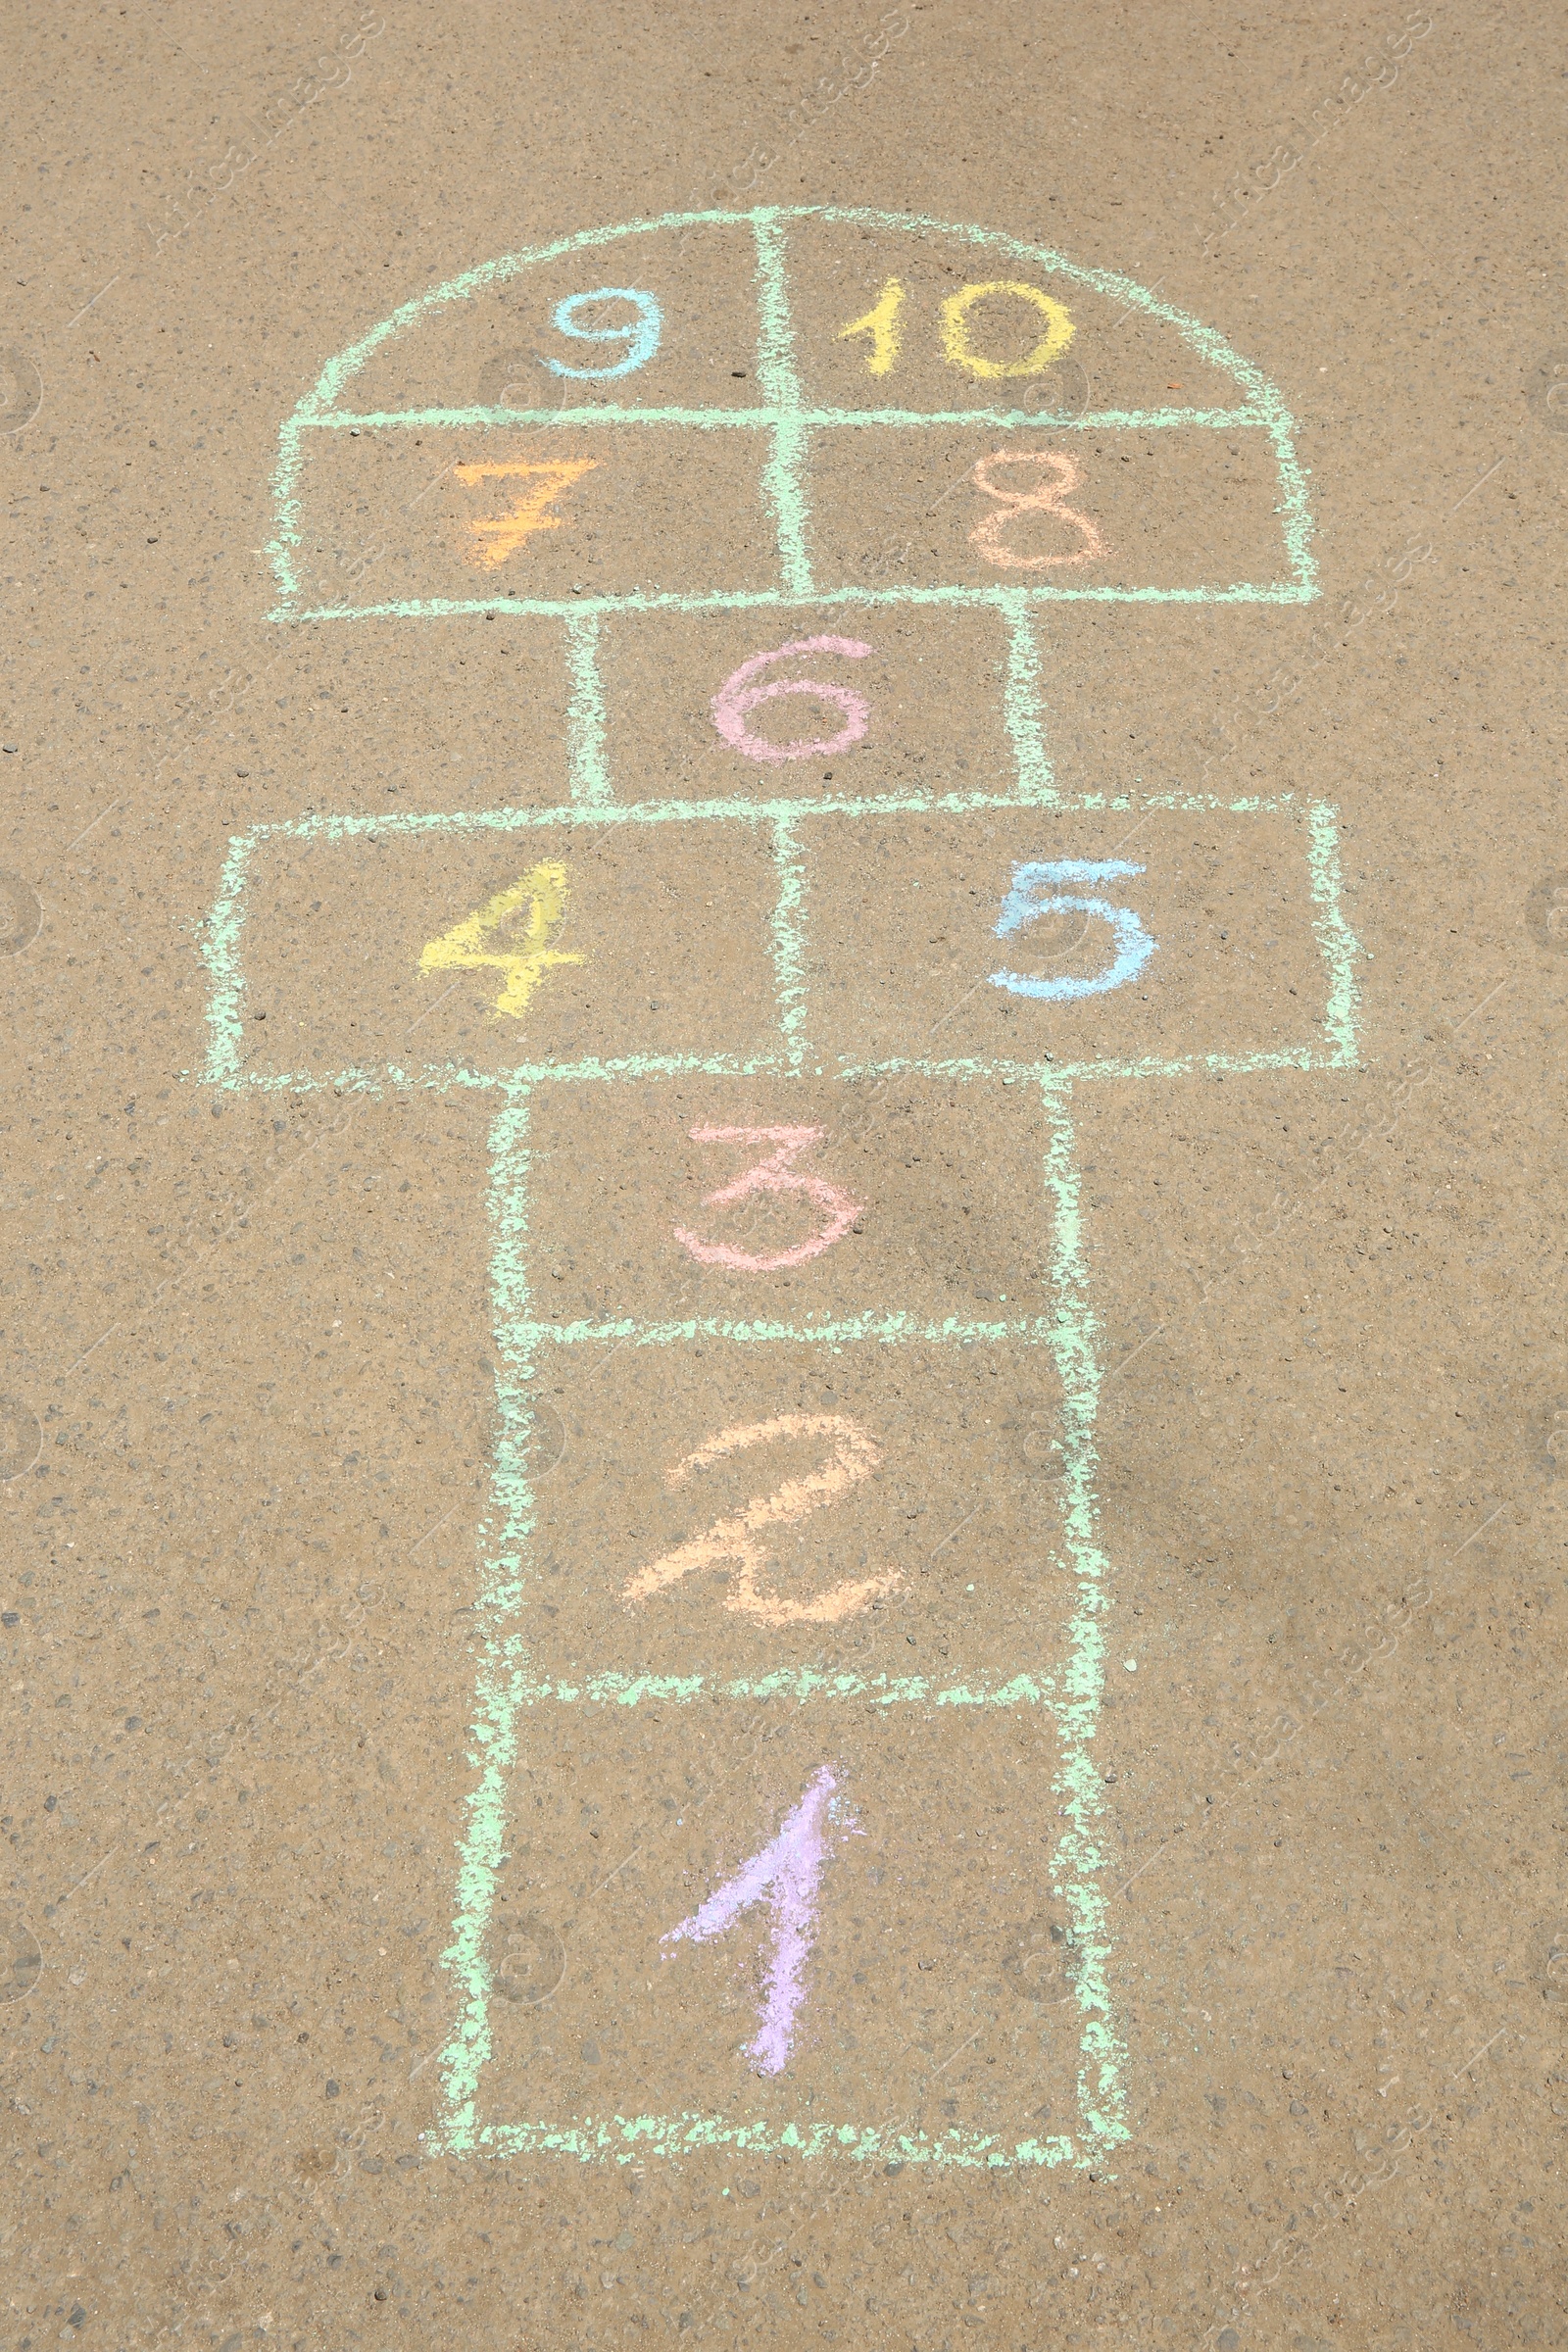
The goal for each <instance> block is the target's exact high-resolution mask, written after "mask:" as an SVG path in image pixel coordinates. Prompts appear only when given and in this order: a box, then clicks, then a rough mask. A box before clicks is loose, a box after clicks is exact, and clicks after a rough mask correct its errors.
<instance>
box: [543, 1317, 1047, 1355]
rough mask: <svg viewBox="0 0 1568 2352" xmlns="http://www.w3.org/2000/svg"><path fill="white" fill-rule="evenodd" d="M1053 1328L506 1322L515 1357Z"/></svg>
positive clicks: (927, 1342)
mask: <svg viewBox="0 0 1568 2352" xmlns="http://www.w3.org/2000/svg"><path fill="white" fill-rule="evenodd" d="M1055 1327H1056V1326H1055V1319H1054V1316H1043V1315H1029V1316H1024V1317H1021V1318H1019V1319H1018V1320H1016V1321H1007V1320H1004V1321H1003V1322H1000V1323H965V1322H960V1321H959V1320H958V1319H957V1317H956V1316H952V1315H950V1316H949V1317H948V1318H947V1319H946V1320H945V1321H944V1322H941V1323H930V1322H926V1321H924V1320H923V1319H922V1318H921V1317H920V1316H919V1315H908V1314H875V1313H871V1312H867V1313H865V1314H863V1315H849V1316H846V1317H845V1318H844V1319H843V1320H842V1321H839V1322H828V1323H806V1324H801V1325H796V1324H793V1323H737V1322H730V1321H726V1320H724V1318H722V1317H721V1316H718V1315H701V1316H695V1317H693V1318H691V1319H690V1320H689V1321H686V1322H682V1323H642V1322H638V1321H637V1320H636V1319H635V1318H634V1317H631V1316H623V1317H620V1318H618V1319H616V1320H598V1321H582V1322H576V1323H535V1322H522V1323H513V1324H510V1325H509V1326H508V1328H507V1335H506V1337H507V1346H508V1348H509V1349H510V1350H511V1351H513V1352H515V1353H516V1354H517V1355H524V1354H531V1353H532V1350H533V1348H535V1347H536V1346H537V1345H538V1343H539V1342H540V1341H542V1340H550V1341H554V1342H555V1343H556V1345H557V1346H558V1347H563V1348H575V1347H577V1346H579V1345H581V1344H583V1343H585V1342H587V1343H592V1342H593V1341H595V1340H615V1341H618V1342H620V1343H621V1344H622V1345H625V1344H627V1343H629V1344H630V1345H631V1346H632V1347H634V1348H669V1347H674V1346H677V1345H678V1344H679V1343H680V1342H682V1341H691V1340H737V1341H739V1342H741V1343H742V1344H743V1345H746V1346H767V1345H769V1344H771V1343H774V1342H785V1343H788V1342H790V1341H794V1342H795V1343H797V1344H798V1345H799V1346H801V1347H808V1348H817V1347H821V1348H838V1347H842V1346H844V1345H845V1344H846V1343H847V1342H851V1341H855V1340H873V1341H878V1342H880V1343H881V1344H882V1345H883V1346H884V1347H891V1346H894V1345H895V1344H897V1343H899V1342H910V1343H913V1344H916V1345H919V1346H930V1347H943V1346H953V1347H958V1348H967V1347H971V1346H974V1345H976V1344H977V1343H978V1344H985V1343H988V1342H991V1343H995V1342H998V1341H1006V1340H1023V1341H1025V1342H1027V1343H1029V1344H1031V1345H1033V1344H1036V1343H1038V1342H1039V1341H1041V1340H1046V1339H1049V1338H1050V1337H1051V1334H1052V1333H1053V1332H1054V1330H1055Z"/></svg>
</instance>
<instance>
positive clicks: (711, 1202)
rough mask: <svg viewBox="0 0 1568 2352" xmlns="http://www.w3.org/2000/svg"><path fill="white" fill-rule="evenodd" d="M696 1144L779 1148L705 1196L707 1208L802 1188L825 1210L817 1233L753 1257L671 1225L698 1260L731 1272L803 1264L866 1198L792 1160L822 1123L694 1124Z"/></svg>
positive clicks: (851, 1219)
mask: <svg viewBox="0 0 1568 2352" xmlns="http://www.w3.org/2000/svg"><path fill="white" fill-rule="evenodd" d="M691 1132H692V1142H693V1143H694V1144H777V1146H778V1150H777V1151H776V1152H774V1153H773V1154H772V1156H771V1157H770V1158H768V1159H760V1160H759V1161H758V1162H757V1164H756V1165H755V1167H750V1168H747V1169H746V1170H745V1171H744V1173H743V1174H741V1175H739V1176H737V1177H736V1178H735V1179H734V1181H733V1183H730V1184H722V1185H720V1186H719V1188H718V1191H717V1192H716V1193H705V1194H704V1195H703V1206H704V1207H705V1208H727V1207H728V1206H729V1205H730V1202H731V1201H744V1200H746V1199H747V1198H748V1196H749V1195H751V1194H752V1193H804V1194H805V1196H806V1198H807V1200H809V1201H815V1202H816V1205H817V1207H818V1208H823V1209H826V1210H827V1212H828V1220H827V1223H826V1224H825V1225H824V1226H823V1228H822V1230H821V1232H820V1233H813V1234H809V1235H808V1236H807V1238H806V1240H805V1241H804V1242H797V1243H796V1244H795V1247H794V1248H793V1249H792V1250H776V1251H774V1253H773V1254H772V1255H771V1256H770V1257H754V1256H751V1255H750V1254H749V1253H748V1252H747V1251H746V1250H737V1249H735V1248H734V1247H733V1246H732V1245H731V1244H730V1243H728V1242H705V1241H704V1240H703V1238H702V1236H701V1235H700V1234H696V1233H688V1232H687V1230H686V1228H685V1227H684V1226H683V1225H677V1226H676V1228H675V1239H676V1241H677V1242H679V1243H680V1244H681V1246H682V1248H684V1249H686V1250H690V1251H691V1253H692V1255H693V1257H695V1258H696V1259H697V1261H698V1263H699V1264H700V1265H704V1266H727V1267H728V1268H729V1269H730V1271H731V1273H734V1274H776V1273H777V1272H778V1270H779V1268H780V1267H781V1266H802V1265H804V1264H805V1263H806V1261H807V1259H808V1258H809V1257H820V1256H821V1254H822V1252H823V1250H831V1249H832V1247H833V1244H834V1243H835V1242H837V1241H841V1240H842V1239H843V1237H844V1235H845V1234H847V1233H848V1232H849V1230H850V1227H851V1226H852V1225H853V1224H854V1223H855V1220H856V1218H857V1217H858V1215H859V1213H860V1210H861V1208H862V1207H863V1205H864V1203H863V1202H862V1201H852V1200H851V1199H850V1196H849V1194H848V1193H847V1192H846V1191H845V1190H844V1187H843V1186H842V1185H841V1184H829V1182H828V1180H827V1178H826V1177H825V1176H812V1175H809V1174H808V1172H807V1171H806V1170H805V1169H804V1168H797V1167H796V1166H795V1164H794V1163H795V1161H796V1160H797V1159H798V1158H799V1157H800V1154H801V1153H802V1152H807V1151H809V1149H810V1147H811V1146H812V1145H813V1144H819V1143H820V1142H821V1141H822V1138H823V1136H824V1135H825V1134H826V1133H827V1129H826V1128H825V1127H694V1128H693V1129H692V1131H691Z"/></svg>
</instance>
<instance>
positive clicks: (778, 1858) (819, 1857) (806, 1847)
mask: <svg viewBox="0 0 1568 2352" xmlns="http://www.w3.org/2000/svg"><path fill="white" fill-rule="evenodd" d="M837 1787H838V1783H837V1781H836V1779H835V1777H834V1775H833V1772H832V1769H831V1767H830V1766H828V1765H826V1764H824V1765H823V1766H822V1769H821V1771H820V1772H818V1773H815V1774H813V1775H812V1777H811V1779H810V1780H809V1782H808V1784H807V1789H806V1794H805V1795H804V1796H803V1797H802V1799H801V1801H800V1803H799V1804H798V1805H797V1806H796V1807H795V1809H794V1811H793V1812H792V1813H789V1814H787V1815H786V1817H785V1820H784V1826H783V1828H782V1829H781V1830H780V1831H779V1834H778V1836H777V1837H776V1838H774V1839H773V1840H772V1842H771V1843H770V1844H768V1845H764V1846H763V1848H762V1850H761V1852H760V1853H759V1854H754V1855H753V1856H752V1858H751V1860H750V1861H749V1862H747V1863H744V1864H743V1865H742V1866H741V1868H740V1869H739V1870H738V1871H737V1872H736V1873H735V1876H734V1877H733V1878H732V1879H731V1880H730V1881H729V1883H728V1884H727V1885H726V1886H723V1887H720V1888H719V1889H718V1892H717V1893H716V1894H711V1895H710V1896H709V1898H708V1900H707V1902H706V1903H704V1904H702V1905H701V1907H700V1908H699V1909H698V1910H696V1911H694V1912H693V1913H692V1915H691V1917H690V1919H683V1920H682V1921H681V1923H680V1926H679V1927H678V1928H671V1929H670V1930H669V1931H668V1933H667V1934H666V1935H663V1936H661V1937H660V1941H661V1943H678V1942H680V1941H681V1940H682V1939H683V1938H684V1939H685V1940H686V1941H687V1942H689V1943H709V1942H711V1940H712V1938H713V1937H714V1936H722V1935H723V1934H724V1932H725V1930H726V1929H727V1928H729V1927H732V1926H733V1925H734V1923H735V1921H736V1920H737V1919H739V1918H740V1916H741V1914H742V1912H743V1911H749V1910H750V1909H751V1907H752V1905H753V1904H754V1903H756V1902H760V1900H761V1898H762V1896H763V1895H764V1894H765V1895H767V1896H768V1897H769V1898H770V1908H771V1910H772V1913H773V1960H772V1965H771V1967H770V1968H769V1969H768V1972H767V1986H766V1990H765V1991H764V1993H763V1996H762V2030H761V2032H760V2034H758V2036H757V2039H756V2040H755V2041H754V2042H752V2043H750V2044H749V2045H748V2049H747V2056H748V2057H749V2058H750V2059H751V2061H752V2064H753V2066H754V2068H755V2069H756V2071H757V2073H758V2074H760V2075H776V2074H779V2073H781V2072H782V2070H783V2068H784V2066H785V2065H786V2064H787V2062H788V2059H789V2054H790V2042H791V2039H792V2037H793V2035H794V2033H795V2013H796V2011H797V2010H798V2009H799V2008H800V2005H801V2003H802V2001H803V2000H804V1999H805V1997H806V1986H805V1985H804V1984H803V1983H802V1977H803V1975H804V1973H805V1969H806V1963H807V1961H808V1959H809V1957H810V1951H811V1943H812V1939H813V1938H814V1936H815V1935H816V1897H817V1887H818V1884H819V1882H820V1880H821V1876H822V1864H823V1863H824V1862H825V1861H826V1859H827V1850H828V1838H829V1835H830V1828H829V1807H830V1805H831V1802H832V1798H833V1792H834V1790H835V1789H836V1788H837Z"/></svg>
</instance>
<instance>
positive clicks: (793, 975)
mask: <svg viewBox="0 0 1568 2352" xmlns="http://www.w3.org/2000/svg"><path fill="white" fill-rule="evenodd" d="M796 824H797V820H796V814H795V812H794V811H791V813H790V814H789V815H787V816H779V817H777V818H776V819H775V820H774V825H773V863H774V867H775V869H776V871H777V875H778V896H777V898H776V899H775V900H774V902H773V917H772V922H771V924H770V926H769V928H770V933H771V942H772V951H773V1001H774V1004H775V1006H776V1007H777V1011H778V1027H779V1035H780V1037H782V1039H783V1040H784V1053H785V1057H786V1059H787V1061H788V1064H789V1067H790V1069H791V1070H794V1071H799V1070H800V1069H801V1068H802V1067H803V1066H804V1064H805V1061H806V1056H807V1054H808V1052H809V1048H808V1046H807V1042H806V956H805V952H804V944H803V938H802V927H803V924H804V922H805V915H806V864H805V860H804V859H803V858H802V856H801V853H800V848H799V845H798V843H797V841H796V838H795V834H796Z"/></svg>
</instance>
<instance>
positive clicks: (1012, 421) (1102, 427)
mask: <svg viewBox="0 0 1568 2352" xmlns="http://www.w3.org/2000/svg"><path fill="white" fill-rule="evenodd" d="M786 319H787V313H786ZM758 372H759V374H760V373H761V363H760V360H759V364H758ZM300 423H301V427H302V429H306V430H309V431H312V432H322V433H341V432H351V433H386V432H402V431H405V430H409V429H412V428H414V427H416V426H417V428H418V429H419V430H420V431H421V432H426V433H435V432H443V431H446V432H470V431H487V430H488V429H489V428H490V427H492V426H500V425H519V424H528V425H540V424H569V425H572V426H576V425H597V424H622V425H637V424H667V425H679V426H682V427H691V428H694V429H695V430H696V431H698V432H704V431H708V430H718V431H723V430H725V429H727V428H728V427H729V426H731V425H735V426H739V427H740V428H742V429H743V430H746V431H752V432H776V431H777V430H778V428H779V426H780V425H781V424H798V425H803V426H805V427H806V429H807V430H808V431H809V432H813V433H817V432H823V433H825V432H835V431H837V430H839V429H840V428H841V427H843V426H855V425H866V424H885V425H889V426H891V427H892V428H893V429H894V430H895V431H899V432H906V431H909V430H912V429H914V428H917V427H919V426H922V425H956V424H959V425H961V424H983V425H984V426H985V428H986V430H987V431H988V432H991V431H996V432H1007V431H1008V430H1015V429H1016V428H1018V427H1019V426H1026V425H1042V424H1045V425H1049V426H1050V427H1051V429H1052V431H1053V432H1075V433H1095V432H1100V433H1161V432H1169V431H1171V430H1172V429H1173V428H1176V427H1179V426H1182V425H1191V426H1192V427H1193V428H1194V429H1195V430H1196V431H1199V432H1251V433H1257V432H1262V433H1266V432H1267V431H1268V429H1269V427H1268V419H1267V417H1264V416H1262V415H1260V414H1258V413H1257V412H1255V411H1253V410H1251V409H1102V410H1099V411H1098V412H1096V413H1095V414H1094V415H1092V416H1082V417H1053V416H1051V415H1049V414H1048V412H1046V411H1045V410H1043V409H817V408H809V407H808V406H806V405H804V404H802V403H796V402H791V401H789V400H788V399H785V400H783V401H773V402H771V403H768V404H762V405H759V406H758V407H756V408H747V409H719V408H711V409H710V408H702V409H679V408H667V407H650V408H615V407H613V405H612V404H611V403H610V402H608V401H604V402H598V403H596V404H595V406H594V407H592V408H579V409H481V408H471V409H372V410H369V411H368V412H367V413H366V414H365V415H364V416H358V415H356V414H355V412H354V411H353V410H352V409H339V410H336V411H334V412H333V413H332V414H331V415H330V416H324V417H301V419H300Z"/></svg>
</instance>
